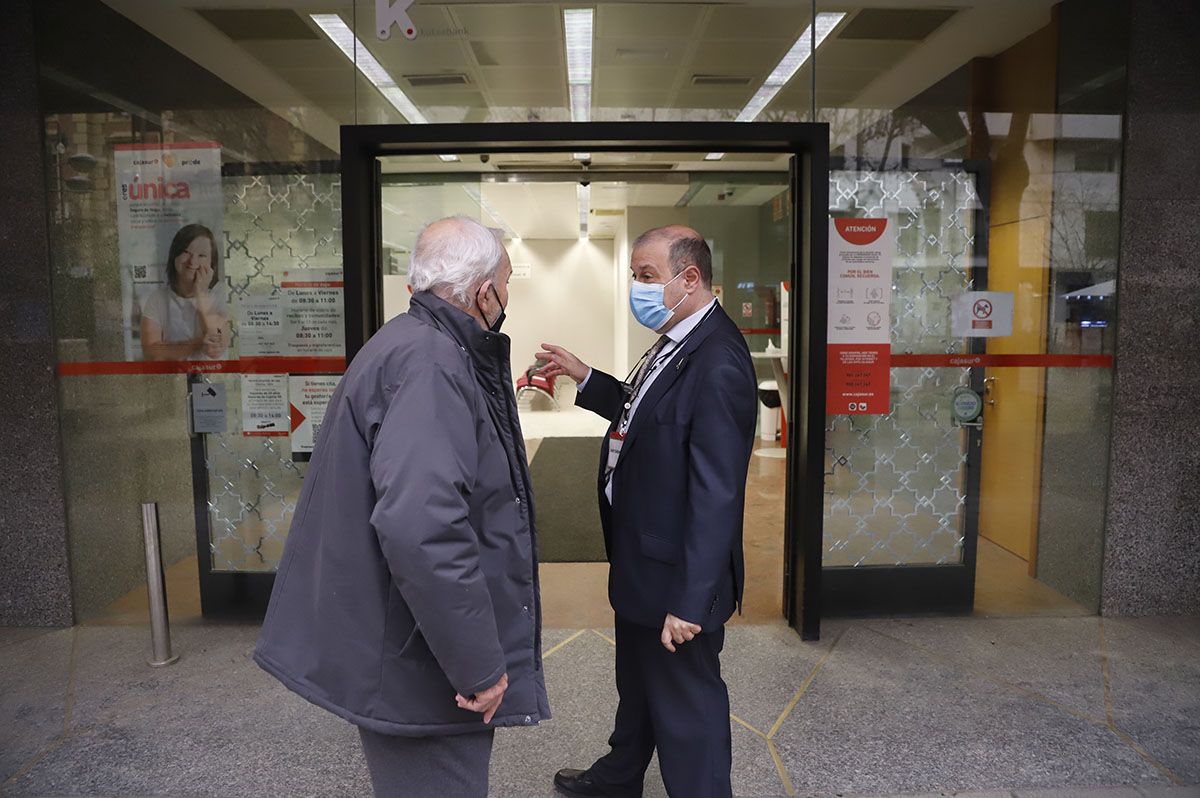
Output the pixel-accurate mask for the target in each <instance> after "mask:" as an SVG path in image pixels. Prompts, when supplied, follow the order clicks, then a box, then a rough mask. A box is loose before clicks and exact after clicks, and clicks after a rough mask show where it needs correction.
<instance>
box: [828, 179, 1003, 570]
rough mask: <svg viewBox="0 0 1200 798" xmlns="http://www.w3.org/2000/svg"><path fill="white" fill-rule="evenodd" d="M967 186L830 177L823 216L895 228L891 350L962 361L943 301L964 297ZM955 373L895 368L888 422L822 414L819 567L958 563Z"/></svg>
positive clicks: (959, 457) (971, 202)
mask: <svg viewBox="0 0 1200 798" xmlns="http://www.w3.org/2000/svg"><path fill="white" fill-rule="evenodd" d="M979 202H980V200H979V197H978V195H977V193H976V191H975V177H974V175H972V174H971V173H970V172H967V171H965V170H958V169H945V170H931V171H840V170H839V171H833V172H831V173H830V180H829V208H830V213H831V214H833V215H839V216H861V217H883V216H886V217H887V218H888V219H889V220H891V222H892V224H893V225H895V227H896V229H897V239H896V260H895V264H894V269H893V286H892V335H891V338H892V351H893V352H894V353H912V354H933V353H937V354H943V353H960V352H965V351H966V341H965V340H964V339H962V338H955V337H953V336H952V334H951V329H950V303H951V301H952V300H953V298H954V297H955V296H957V295H958V294H960V293H962V292H964V291H970V290H972V281H971V269H972V268H973V267H982V266H983V265H984V264H983V263H975V262H973V258H975V257H976V256H975V254H974V253H975V234H976V232H975V229H974V220H975V216H974V213H975V211H976V209H977V208H978V207H979ZM969 373H970V372H969V369H965V368H893V369H892V373H891V393H892V396H891V408H892V410H891V412H890V413H889V414H888V415H886V416H858V415H856V416H848V415H834V416H828V417H827V420H826V423H827V428H826V433H825V435H826V437H825V446H826V452H825V551H824V565H825V566H826V567H830V566H833V567H836V566H864V565H901V564H918V563H920V564H929V563H939V564H940V563H958V562H961V561H962V555H963V548H962V544H963V535H964V509H965V503H966V488H965V482H966V479H965V471H966V462H967V453H966V445H967V434H966V431H965V430H964V429H963V428H961V427H958V426H956V425H955V424H954V422H953V420H952V418H951V415H950V397H951V394H952V393H953V391H954V389H955V388H956V387H958V386H959V385H966V384H968V380H969Z"/></svg>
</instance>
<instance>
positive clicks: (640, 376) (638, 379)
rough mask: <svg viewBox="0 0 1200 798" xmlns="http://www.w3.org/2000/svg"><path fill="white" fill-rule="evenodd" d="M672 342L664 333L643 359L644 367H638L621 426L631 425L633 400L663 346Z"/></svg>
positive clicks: (626, 401)
mask: <svg viewBox="0 0 1200 798" xmlns="http://www.w3.org/2000/svg"><path fill="white" fill-rule="evenodd" d="M670 342H671V339H670V338H668V337H667V336H665V335H664V336H662V337H660V338H659V339H658V340H657V341H655V342H654V346H652V347H650V351H649V352H647V353H646V357H645V358H644V359H643V360H642V367H641V368H640V369H638V372H637V376H635V377H634V378H633V386H632V388H631V389H630V391H629V396H627V397H626V398H625V410H624V412H623V413H621V425H620V426H621V427H626V426H628V425H629V414H630V412H632V410H633V400H634V399H636V398H637V395H638V392H639V391H641V390H642V385H643V384H645V382H646V378H647V377H649V376H650V372H651V371H652V370H653V368H654V362H655V361H656V360H657V359H658V356H659V354H660V353H661V352H662V350H663V347H665V346H666V345H667V344H669V343H670Z"/></svg>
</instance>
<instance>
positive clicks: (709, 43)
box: [105, 0, 1054, 150]
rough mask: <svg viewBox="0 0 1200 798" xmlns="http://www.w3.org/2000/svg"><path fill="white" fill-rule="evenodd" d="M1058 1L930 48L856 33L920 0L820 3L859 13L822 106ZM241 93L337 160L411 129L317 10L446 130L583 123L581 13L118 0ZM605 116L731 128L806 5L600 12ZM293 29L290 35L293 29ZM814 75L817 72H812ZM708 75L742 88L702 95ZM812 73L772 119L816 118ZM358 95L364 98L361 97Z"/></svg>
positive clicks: (773, 110) (522, 7)
mask: <svg viewBox="0 0 1200 798" xmlns="http://www.w3.org/2000/svg"><path fill="white" fill-rule="evenodd" d="M1053 1H1054V0H941V1H940V2H939V3H938V4H937V5H938V6H939V7H941V8H947V9H955V10H957V13H955V14H954V15H953V16H951V17H950V19H949V21H947V22H945V24H943V25H942V26H941V27H940V28H938V29H936V30H934V31H933V32H932V33H931V34H929V35H928V36H927V37H926V38H924V39H923V40H919V41H914V40H895V39H894V38H889V37H890V36H891V34H889V33H888V32H887V31H883V32H876V33H875V34H873V36H875V38H856V39H850V38H842V37H841V36H840V34H841V33H844V32H845V30H846V26H847V25H850V24H852V23H853V22H854V20H855V18H856V16H857V15H860V14H862V13H864V9H871V10H873V9H910V10H912V13H913V14H917V13H920V11H919V10H920V9H925V8H928V6H927V5H926V4H924V3H921V2H915V1H913V2H909V1H907V0H860V1H859V2H840V1H839V0H821V2H820V3H819V4H818V10H819V11H844V12H846V13H847V17H846V19H845V20H843V22H842V24H841V25H840V26H839V28H838V30H835V31H834V33H833V34H832V35H831V36H830V38H829V39H827V40H826V42H825V43H824V44H823V45H822V46H821V48H820V49H819V50H818V53H817V61H818V71H817V99H818V103H819V105H821V106H822V107H832V106H840V107H866V108H876V109H879V108H882V109H890V108H894V107H897V106H898V105H899V104H901V103H903V102H905V101H906V100H908V99H910V98H911V97H913V96H914V95H916V94H917V93H919V92H920V91H922V90H923V89H925V88H927V87H928V86H930V85H932V84H934V83H936V82H937V81H938V80H940V79H941V78H943V77H945V76H946V75H947V74H949V73H950V72H952V71H953V70H954V69H957V68H958V67H960V66H962V65H963V64H964V63H966V62H967V61H969V60H970V58H972V57H975V56H988V55H993V54H995V53H997V52H1000V51H1002V50H1003V49H1005V48H1007V47H1008V46H1011V45H1012V44H1013V43H1015V42H1017V41H1019V40H1020V39H1021V38H1023V37H1024V36H1026V35H1028V34H1029V33H1031V32H1032V31H1034V30H1036V29H1038V28H1039V27H1041V26H1042V25H1044V24H1046V23H1047V22H1048V21H1049V16H1050V7H1051V6H1052V5H1053ZM105 2H107V3H108V5H110V6H112V7H113V8H114V9H116V10H117V11H119V12H120V13H122V14H124V15H125V16H127V17H129V18H130V19H132V20H133V21H134V22H136V23H138V24H140V25H142V27H144V28H146V29H147V30H148V31H150V32H151V33H153V34H154V35H156V36H158V37H159V38H161V39H163V40H164V41H166V42H167V43H168V44H170V45H171V46H173V47H175V48H176V49H178V50H179V51H180V52H182V53H184V54H185V55H187V56H188V57H190V58H192V59H193V60H195V61H197V62H198V63H200V64H201V65H202V66H204V67H206V68H207V69H209V70H210V71H211V72H213V73H214V74H216V75H217V76H218V77H220V78H222V79H223V80H225V81H226V82H228V83H229V84H230V85H232V86H234V87H235V88H237V89H239V90H240V91H242V92H244V93H246V94H247V95H249V96H250V97H252V98H254V99H256V100H257V101H259V102H260V103H262V104H263V105H264V106H265V107H267V108H269V109H271V110H273V111H275V112H276V113H277V114H279V115H281V116H283V117H285V118H287V119H289V121H292V122H294V123H295V124H297V125H298V126H300V127H302V128H303V129H305V130H306V131H307V132H308V133H309V134H310V135H312V136H313V137H314V138H317V139H318V140H320V141H322V142H324V143H325V144H327V145H328V146H330V147H331V148H333V149H335V150H336V149H337V126H338V125H339V124H344V123H351V122H355V121H357V122H360V123H375V122H401V121H403V120H402V118H401V117H400V115H399V114H398V113H397V112H396V111H395V109H393V108H392V107H391V105H389V104H388V103H387V102H386V101H385V100H384V98H383V97H382V95H380V94H379V92H378V91H377V90H376V89H375V88H374V87H372V86H371V84H369V83H368V82H367V81H366V80H364V79H362V78H361V77H358V76H357V75H356V73H355V72H354V70H353V67H352V66H351V64H350V62H349V61H348V60H347V59H346V58H345V57H344V56H342V54H341V53H340V52H338V51H337V50H336V49H335V48H334V47H333V45H332V44H331V43H330V42H329V41H328V40H327V39H326V38H325V37H324V36H323V35H322V34H321V33H320V32H319V31H318V30H317V29H316V28H315V26H313V25H312V23H311V21H310V20H309V19H308V16H307V15H308V14H309V13H331V12H332V13H337V14H339V15H340V16H341V17H342V19H343V20H344V21H345V22H346V23H347V24H349V25H351V26H353V25H354V23H355V21H356V20H357V23H358V24H357V29H358V30H359V31H360V34H359V36H360V39H361V40H362V41H363V43H364V44H365V46H366V47H368V48H369V49H370V51H371V53H372V54H373V55H374V56H375V58H377V59H378V60H379V61H380V62H381V63H382V64H383V66H384V67H385V68H386V69H387V71H388V72H389V74H390V75H391V76H392V77H393V78H394V79H395V81H396V83H397V85H399V86H400V87H401V88H402V89H403V90H404V91H405V92H406V93H407V94H408V95H409V96H410V97H411V98H412V100H413V101H414V102H415V103H416V105H417V106H418V107H419V108H420V109H421V110H422V112H423V113H424V114H425V116H426V117H427V118H428V119H429V120H430V121H433V122H438V121H441V122H471V121H526V120H530V119H533V120H542V121H552V120H567V119H569V116H570V114H569V111H568V103H567V91H566V71H565V56H564V52H563V34H562V21H561V20H562V10H563V9H564V8H566V7H579V4H578V3H560V2H548V1H544V2H537V1H534V2H524V3H509V2H501V1H499V0H496V1H493V0H483V1H481V2H471V0H462V1H460V2H450V3H446V2H432V1H431V0H417V2H416V4H414V6H413V7H412V9H411V15H412V18H413V21H414V23H415V25H416V27H417V28H418V36H417V38H416V39H415V40H412V41H410V40H408V39H406V38H405V37H404V36H402V35H400V34H399V33H396V34H394V35H393V36H392V37H391V38H390V39H389V40H388V41H380V40H379V39H378V38H376V37H375V35H374V5H375V3H374V0H328V1H327V2H317V1H314V0H105ZM591 5H592V7H594V8H595V9H596V17H595V33H594V53H595V55H594V84H593V90H592V109H593V110H592V118H593V119H595V120H597V121H599V120H620V119H635V120H640V119H681V118H686V119H702V118H704V119H732V118H733V117H734V116H735V115H736V113H737V112H738V110H739V109H740V108H741V107H742V106H743V105H744V104H745V103H746V102H747V100H748V99H749V98H750V97H751V96H752V95H753V94H754V92H755V90H756V89H757V88H758V86H759V85H761V83H762V82H763V80H764V78H765V77H766V75H767V74H768V73H769V72H770V71H771V70H772V69H773V68H774V66H775V64H776V63H778V61H779V59H780V58H781V57H782V55H783V54H784V53H785V52H786V51H787V50H788V48H789V47H790V46H791V44H792V42H794V41H795V40H796V38H797V37H798V36H799V35H800V33H801V32H802V31H803V30H804V29H805V27H806V26H807V25H808V23H809V21H810V20H809V4H808V3H807V2H803V1H802V0H748V1H746V2H743V0H708V2H703V3H698V2H697V3H694V2H674V1H672V0H666V1H661V0H660V1H659V2H595V3H593V4H591ZM196 9H223V10H255V9H273V10H276V11H283V12H284V13H298V15H299V19H300V20H301V22H302V23H303V25H306V26H308V27H309V28H310V31H311V32H312V35H311V37H302V38H296V37H291V38H284V39H280V38H279V37H278V33H277V31H274V30H272V29H270V27H269V26H268V27H264V29H262V30H254V29H252V26H250V29H248V30H243V31H242V32H241V33H240V34H238V35H236V36H235V38H230V36H228V35H226V33H225V32H223V30H222V29H220V28H218V27H215V26H214V25H213V24H210V23H209V22H208V21H207V20H206V19H205V18H204V17H202V16H200V15H199V14H198V13H196ZM288 27H292V26H288ZM810 65H811V62H810ZM430 74H461V75H464V76H465V78H466V83H465V85H461V86H449V87H446V86H443V87H434V88H420V87H414V86H412V85H411V84H410V83H409V78H408V77H406V76H413V75H430ZM697 75H710V76H721V77H724V78H731V79H736V78H742V79H744V82H743V83H742V84H741V85H733V86H697V85H693V78H694V76H697ZM811 81H812V74H811V72H810V71H809V69H808V68H807V67H806V68H804V69H801V70H800V72H798V73H797V75H796V76H795V77H794V78H793V79H792V81H791V82H790V83H789V84H788V85H787V86H785V87H784V88H783V90H782V91H780V92H779V94H778V95H777V96H776V98H775V99H774V101H773V102H772V103H771V104H770V105H769V106H768V107H767V109H766V111H765V112H764V114H763V116H762V117H760V118H761V119H775V118H784V117H787V118H803V117H804V115H806V114H807V112H808V110H809V107H810V103H811V94H812V83H811ZM356 95H357V98H356Z"/></svg>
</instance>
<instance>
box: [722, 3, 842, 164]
mask: <svg viewBox="0 0 1200 798" xmlns="http://www.w3.org/2000/svg"><path fill="white" fill-rule="evenodd" d="M845 16H846V15H845V14H844V13H842V12H840V11H829V12H825V13H821V14H817V19H816V22H815V23H814V24H813V25H809V26H807V27H806V28H805V29H804V32H803V33H801V34H800V37H799V38H798V39H796V41H795V42H793V43H792V46H791V47H790V48H789V49H788V51H787V53H786V54H785V55H784V56H783V58H782V59H781V60H780V62H779V63H778V64H776V65H775V68H774V69H773V70H771V74H770V75H767V79H766V80H764V81H763V84H762V85H761V86H759V87H758V91H756V92H754V96H753V97H751V98H750V102H748V103H746V105H745V107H744V108H742V110H741V111H739V112H738V115H737V121H738V122H753V121H754V120H755V119H757V118H758V115H759V114H761V113H762V112H763V109H764V108H766V107H767V105H769V104H770V102H771V100H773V99H775V95H776V94H778V93H779V90H780V89H782V88H783V87H784V86H786V85H787V83H788V81H789V80H791V79H792V78H793V77H795V75H796V73H797V72H799V71H800V67H802V66H804V64H805V63H806V62H807V61H808V59H809V58H811V57H812V54H813V50H814V49H815V47H820V46H821V42H823V41H825V39H826V37H828V36H829V34H830V33H832V32H833V29H834V28H836V27H837V25H838V23H839V22H841V21H842V19H844V18H845ZM814 27H815V28H816V30H815V32H814ZM814 38H815V39H816V42H815V44H814V42H813V39H814ZM724 156H725V153H723V152H710V153H709V154H708V155H706V156H705V160H706V161H719V160H720V159H721V158H723V157H724Z"/></svg>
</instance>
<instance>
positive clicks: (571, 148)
mask: <svg viewBox="0 0 1200 798" xmlns="http://www.w3.org/2000/svg"><path fill="white" fill-rule="evenodd" d="M341 149H342V250H343V258H344V262H345V263H346V264H347V265H346V268H345V272H344V280H345V309H346V311H345V312H346V358H347V362H349V360H350V359H352V358H353V357H354V355H355V354H356V353H357V352H358V350H359V349H360V348H361V347H362V345H363V344H364V343H365V342H366V340H367V339H368V338H369V337H370V336H371V334H372V333H373V332H374V331H375V330H376V329H378V327H379V326H380V325H381V323H382V320H383V290H382V274H383V271H382V268H381V264H382V253H381V251H380V242H381V241H382V236H381V235H380V232H381V229H382V220H381V215H380V214H381V203H380V199H381V193H380V189H381V186H382V179H381V175H380V170H379V163H378V160H377V159H378V158H379V157H380V156H385V155H437V154H442V153H455V154H459V155H469V154H476V153H492V152H512V153H528V152H604V151H607V152H731V153H739V152H740V153H746V152H754V153H762V152H774V153H786V154H789V155H791V156H792V158H791V170H790V172H791V173H790V181H789V182H790V194H791V211H792V214H791V218H792V219H793V220H794V222H793V224H794V225H795V227H794V228H793V252H792V263H791V269H790V276H791V285H792V286H793V287H798V288H799V290H798V291H797V292H796V297H795V298H794V299H793V301H794V302H795V308H796V310H797V311H798V312H794V313H792V314H791V326H790V329H789V342H790V351H789V353H788V356H789V362H790V363H791V364H792V366H793V369H792V375H791V377H792V390H791V391H790V407H788V413H789V416H788V417H789V418H790V419H793V425H792V429H793V434H792V435H791V436H790V437H791V441H790V444H791V445H790V447H789V450H788V452H789V453H788V459H787V477H786V480H787V490H786V500H785V510H784V527H785V537H784V563H783V566H784V567H783V581H784V614H785V615H786V617H787V619H788V623H789V624H791V625H792V627H793V628H795V629H796V630H797V631H798V632H799V633H800V635H801V637H802V638H804V639H806V640H816V639H817V638H818V636H819V634H820V618H821V550H822V535H823V521H824V472H825V467H824V457H825V332H826V330H825V325H826V294H827V285H828V269H827V268H826V264H827V262H828V256H827V246H828V221H827V219H828V181H829V127H828V125H825V124H811V123H757V122H751V123H739V122H705V123H687V122H587V123H494V124H437V125H347V126H343V127H342V131H341Z"/></svg>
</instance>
